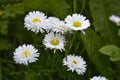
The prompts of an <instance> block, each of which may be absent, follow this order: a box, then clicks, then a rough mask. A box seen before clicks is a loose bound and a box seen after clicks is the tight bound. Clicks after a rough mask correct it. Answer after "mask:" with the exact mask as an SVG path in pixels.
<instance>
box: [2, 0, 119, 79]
mask: <svg viewBox="0 0 120 80" xmlns="http://www.w3.org/2000/svg"><path fill="white" fill-rule="evenodd" d="M119 3H120V0H112V1H111V0H0V4H1V5H0V10H3V14H1V15H0V80H89V78H91V77H93V76H97V75H102V76H105V77H107V78H108V79H109V80H120V67H119V65H120V43H119V41H120V30H119V28H120V27H117V26H116V25H115V24H114V23H112V22H111V21H110V20H109V16H111V15H112V14H115V15H117V16H120V6H119ZM30 11H42V12H44V13H45V14H46V15H47V16H48V17H49V16H55V17H58V18H60V19H61V20H64V19H65V17H66V16H67V15H70V14H73V13H81V14H82V15H85V16H86V18H87V19H89V20H90V23H91V26H90V28H88V29H87V30H85V32H86V34H85V35H83V34H81V33H80V32H79V31H74V32H73V34H70V33H67V34H66V35H65V36H66V46H65V51H64V52H62V53H61V52H59V51H56V53H55V54H54V53H53V51H52V50H49V49H46V50H45V46H43V43H42V40H43V38H44V35H45V33H43V34H42V33H38V34H35V33H33V32H31V31H27V29H25V28H24V17H25V15H26V14H28V12H30ZM22 44H33V45H34V46H35V47H36V48H37V49H38V50H39V52H40V53H41V54H40V57H39V60H38V61H37V62H36V63H32V64H30V65H29V66H24V65H20V64H16V63H15V62H14V60H13V52H14V50H15V48H17V47H18V46H19V45H22ZM100 52H101V53H102V54H101V53H100ZM67 54H75V55H80V56H82V57H83V58H84V60H86V63H87V71H86V73H85V74H84V75H77V74H76V73H75V72H71V71H67V68H66V67H65V66H63V64H62V60H63V58H64V57H65V56H66V55H67ZM108 57H109V58H108Z"/></svg>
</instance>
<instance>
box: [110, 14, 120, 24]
mask: <svg viewBox="0 0 120 80" xmlns="http://www.w3.org/2000/svg"><path fill="white" fill-rule="evenodd" d="M109 19H110V20H111V21H112V22H114V23H116V25H117V26H120V17H118V16H115V15H111V16H110V17H109Z"/></svg>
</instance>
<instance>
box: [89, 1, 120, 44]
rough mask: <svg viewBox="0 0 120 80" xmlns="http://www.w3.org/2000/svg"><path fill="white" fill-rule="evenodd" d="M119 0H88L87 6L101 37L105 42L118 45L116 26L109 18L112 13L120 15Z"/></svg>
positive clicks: (119, 38)
mask: <svg viewBox="0 0 120 80" xmlns="http://www.w3.org/2000/svg"><path fill="white" fill-rule="evenodd" d="M119 3H120V0H112V2H111V0H90V2H89V6H90V10H91V14H92V17H93V25H94V28H95V30H96V31H97V32H98V33H99V34H100V36H101V37H102V38H103V39H102V40H103V41H104V42H105V43H106V44H115V45H118V46H120V44H118V43H119V41H120V37H119V36H118V35H117V28H118V27H116V26H115V25H113V23H112V22H111V21H110V20H109V16H111V15H112V14H117V15H120V12H119V10H120V6H119Z"/></svg>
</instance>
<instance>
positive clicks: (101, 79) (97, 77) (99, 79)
mask: <svg viewBox="0 0 120 80" xmlns="http://www.w3.org/2000/svg"><path fill="white" fill-rule="evenodd" d="M90 80H108V79H106V78H105V77H103V76H94V77H93V78H90Z"/></svg>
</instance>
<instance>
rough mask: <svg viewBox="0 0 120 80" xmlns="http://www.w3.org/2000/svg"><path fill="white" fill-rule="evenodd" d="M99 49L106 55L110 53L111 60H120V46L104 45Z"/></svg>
mask: <svg viewBox="0 0 120 80" xmlns="http://www.w3.org/2000/svg"><path fill="white" fill-rule="evenodd" d="M99 51H100V52H101V53H103V54H105V55H108V56H109V57H110V60H111V61H118V60H120V48H118V47H116V46H114V45H107V46H104V47H102V48H101V49H100V50H99Z"/></svg>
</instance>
